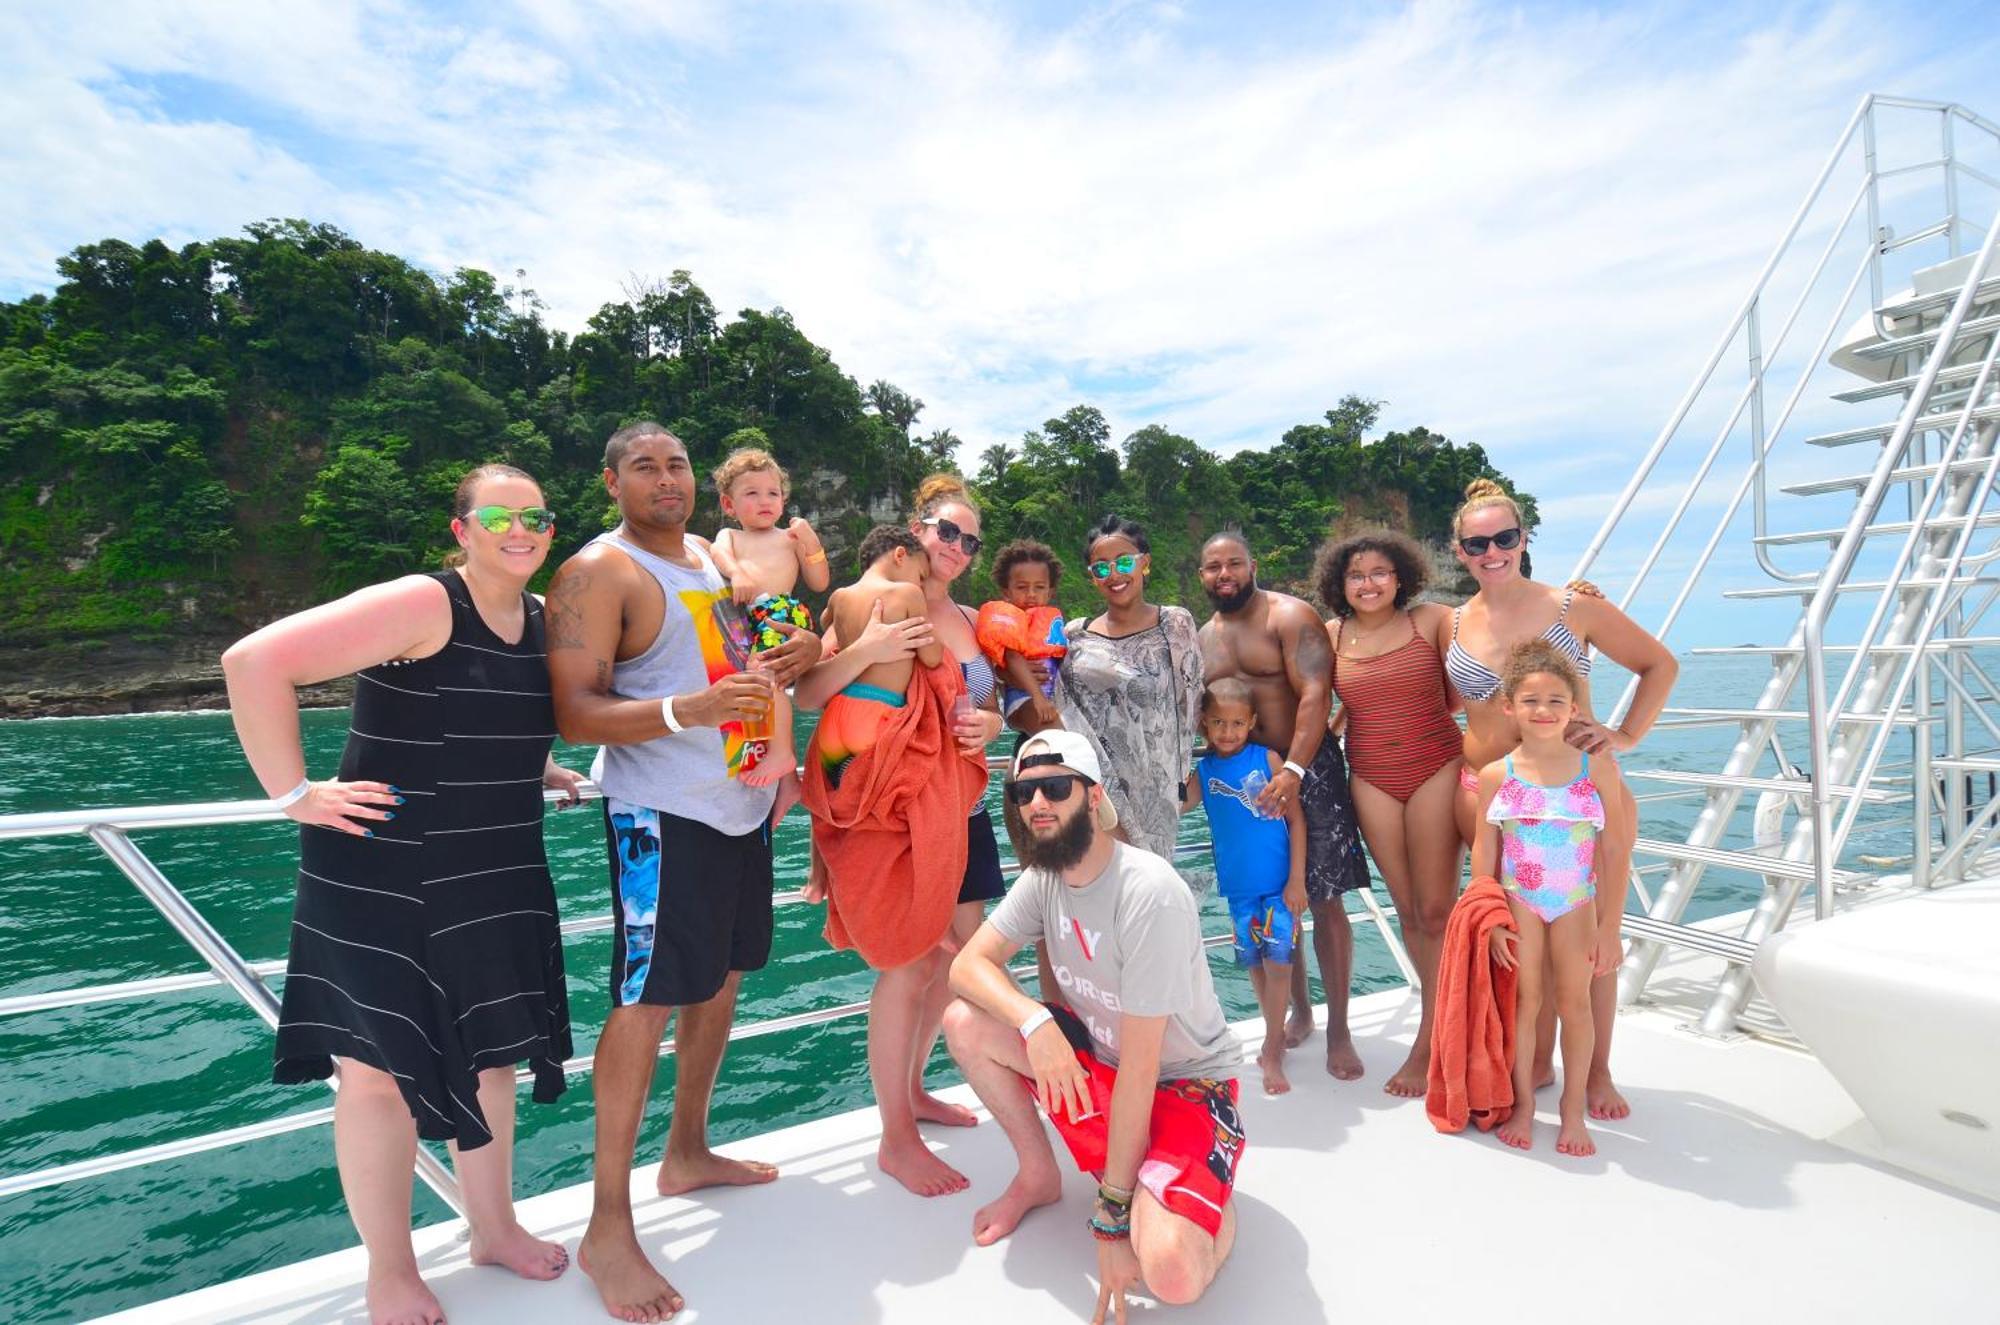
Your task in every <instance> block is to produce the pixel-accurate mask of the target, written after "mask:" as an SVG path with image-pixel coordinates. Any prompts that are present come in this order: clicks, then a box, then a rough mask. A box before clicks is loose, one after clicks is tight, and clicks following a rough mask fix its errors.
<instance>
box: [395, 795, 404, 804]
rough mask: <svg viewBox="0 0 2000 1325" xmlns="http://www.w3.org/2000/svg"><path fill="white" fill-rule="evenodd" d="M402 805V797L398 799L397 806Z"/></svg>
mask: <svg viewBox="0 0 2000 1325" xmlns="http://www.w3.org/2000/svg"><path fill="white" fill-rule="evenodd" d="M402 803H403V798H402V797H401V796H398V797H396V804H398V805H401V804H402Z"/></svg>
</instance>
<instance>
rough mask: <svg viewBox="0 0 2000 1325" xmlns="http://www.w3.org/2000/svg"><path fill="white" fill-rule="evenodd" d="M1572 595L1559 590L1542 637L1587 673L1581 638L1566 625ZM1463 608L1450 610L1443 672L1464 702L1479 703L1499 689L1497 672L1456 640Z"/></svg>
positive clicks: (1578, 672)
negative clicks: (1557, 606) (1559, 604)
mask: <svg viewBox="0 0 2000 1325" xmlns="http://www.w3.org/2000/svg"><path fill="white" fill-rule="evenodd" d="M1575 597H1576V590H1574V589H1566V590H1564V591H1563V600H1562V610H1561V611H1559V612H1557V613H1556V619H1555V620H1554V621H1552V622H1550V623H1549V628H1548V629H1547V630H1545V631H1543V632H1542V638H1543V639H1544V640H1546V641H1548V642H1549V643H1550V644H1553V645H1554V646H1555V647H1556V651H1557V652H1559V653H1561V654H1562V655H1563V656H1564V657H1566V658H1568V659H1569V660H1570V661H1571V662H1573V663H1575V664H1576V670H1577V674H1578V675H1580V676H1589V675H1590V655H1589V654H1588V653H1586V652H1584V648H1583V641H1582V640H1579V639H1578V638H1577V637H1576V636H1575V634H1573V633H1572V632H1571V631H1570V628H1569V624H1568V619H1569V604H1570V600H1571V599H1572V598H1575ZM1464 610H1465V609H1464V608H1463V607H1456V608H1453V609H1452V613H1451V648H1450V649H1448V650H1446V652H1445V655H1444V674H1445V675H1446V676H1449V677H1450V678H1451V683H1452V685H1453V686H1455V687H1456V688H1457V690H1458V693H1459V694H1461V695H1463V696H1465V698H1466V700H1467V701H1468V702H1470V703H1473V704H1483V703H1485V702H1486V701H1487V700H1489V699H1491V698H1493V696H1494V694H1495V693H1497V692H1498V691H1499V689H1500V673H1498V672H1496V671H1494V670H1493V669H1492V668H1491V667H1488V666H1487V665H1486V664H1485V663H1483V662H1481V661H1479V659H1477V658H1475V657H1473V656H1472V653H1471V651H1470V650H1468V649H1467V648H1466V647H1465V646H1464V645H1463V644H1460V643H1459V642H1458V617H1459V613H1461V612H1463V611H1464Z"/></svg>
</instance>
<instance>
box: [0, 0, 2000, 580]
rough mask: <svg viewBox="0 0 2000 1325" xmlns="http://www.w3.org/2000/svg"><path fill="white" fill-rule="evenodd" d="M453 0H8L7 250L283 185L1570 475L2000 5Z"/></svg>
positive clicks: (550, 282) (1128, 425)
mask: <svg viewBox="0 0 2000 1325" xmlns="http://www.w3.org/2000/svg"><path fill="white" fill-rule="evenodd" d="M472 12H474V13H477V14H479V16H480V23H479V24H475V23H473V22H472V21H471V19H469V18H466V17H464V16H463V15H460V16H458V17H453V16H450V15H444V14H437V13H430V14H424V15H420V16H415V17H413V16H410V15H409V14H407V13H405V12H404V11H402V10H401V9H398V8H390V7H386V6H382V5H377V4H374V3H360V2H355V3H347V4H325V5H310V6H289V5H288V6H266V5H214V4H196V3H187V4H170V3H154V4H130V5H121V6H98V7H96V8H95V10H94V14H95V18H96V21H93V22H91V23H90V24H88V25H87V26H86V25H84V24H82V23H79V22H76V21H74V19H72V18H69V17H66V16H65V17H58V16H56V15H55V14H54V13H53V12H49V13H46V14H44V15H42V16H40V17H24V16H21V15H16V16H15V18H14V19H13V20H12V24H13V26H14V27H16V28H19V29H22V30H23V31H22V38H23V39H22V40H21V41H20V42H18V43H16V44H15V45H14V46H13V47H12V48H11V53H10V54H5V55H0V117H4V120H5V122H7V123H8V124H10V125H11V126H17V127H16V128H15V129H14V130H12V131H10V133H9V134H8V135H6V136H5V137H4V138H0V199H4V201H0V236H4V238H0V292H8V291H12V292H21V291H25V290H26V289H29V288H35V287H38V286H43V285H46V284H47V283H48V282H49V281H50V280H51V279H52V265H53V260H54V258H55V257H56V256H57V255H58V254H60V253H61V252H63V251H65V250H66V249H68V248H70V247H72V246H73V245H75V244H76V243H79V242H84V241H87V240H90V239H95V238H98V237H101V236H103V235H106V234H119V235H123V236H125V237H128V238H141V237H145V236H147V235H150V234H153V233H165V234H168V235H170V236H173V237H177V238H182V239H185V238H193V237H198V236H202V235H210V234H219V233H227V232H230V231H233V230H235V229H236V228H237V227H238V226H240V225H241V224H243V223H244V222H246V221H249V220H254V219H258V218H260V217H263V216H266V215H273V214H277V215H308V216H311V217H314V218H315V219H326V220H331V221H334V222H336V223H338V224H341V225H343V226H345V227H346V228H348V229H349V230H351V231H352V232H353V233H354V234H356V235H357V237H359V238H360V239H362V240H363V241H364V242H367V243H369V244H371V245H374V246H377V247H381V248H387V249H391V250H394V251H397V252H400V253H403V254H405V255H407V256H409V257H411V258H413V259H415V260H417V261H420V262H423V263H425V264H426V265H430V266H433V267H436V268H440V269H449V268H451V267H455V266H460V265H473V266H484V267H487V268H488V269H490V270H493V271H495V272H497V273H501V274H503V275H509V276H511V273H512V272H513V271H514V269H515V268H517V267H525V268H526V269H527V270H528V273H529V281H530V283H531V284H533V285H534V286H535V288H536V289H537V290H538V291H539V292H540V293H541V295H542V297H543V298H544V299H546V300H547V301H548V302H549V304H550V305H551V316H552V318H553V320H555V321H556V322H557V323H558V324H559V325H563V326H566V327H569V328H571V329H574V328H576V327H578V326H580V325H581V324H582V322H583V320H584V319H585V318H586V317H587V316H588V315H589V314H590V313H591V312H592V311H594V309H595V308H596V307H597V305H598V304H600V303H602V302H604V301H605V300H607V299H610V298H613V297H615V296H616V293H617V291H618V288H619V283H620V281H621V280H622V279H623V278H624V277H625V276H626V275H627V274H628V273H632V272H639V273H645V274H654V275H662V274H664V273H666V272H667V271H669V270H671V269H673V268H675V267H686V268H689V269H691V270H692V271H693V272H694V273H695V275H696V278H697V279H698V280H700V281H701V282H702V284H703V285H704V286H705V287H706V288H707V289H708V290H709V291H710V293H711V294H712V295H713V296H714V297H715V299H716V301H717V303H718V304H719V305H720V306H721V307H722V308H724V309H725V310H734V309H736V308H739V307H743V306H746V305H753V306H759V307H769V306H772V305H776V304H783V305H784V306H785V307H786V308H788V309H789V310H791V311H792V313H793V314H794V315H795V316H796V317H797V318H798V320H799V322H800V325H801V326H802V327H803V328H804V329H805V331H806V332H807V334H809V335H811V336H812V337H813V338H814V339H816V340H818V341H820V342H821V343H823V344H825V345H827V346H828V347H829V348H830V349H831V350H832V352H833V354H834V356H835V358H836V359H837V360H838V361H839V362H840V363H841V364H842V365H843V366H845V367H846V368H847V369H848V370H849V371H850V372H852V373H854V374H855V375H857V376H858V377H860V378H861V379H862V380H863V381H864V382H865V381H867V380H871V379H873V378H875V377H887V378H889V379H891V380H893V381H895V382H897V383H898V384H899V385H901V386H903V387H904V388H905V389H907V390H909V391H911V392H913V393H914V394H916V395H918V396H920V397H922V398H923V399H925V400H927V401H928V402H929V409H928V410H927V412H926V414H925V417H924V419H923V420H922V424H923V425H924V426H944V425H949V426H951V427H953V428H955V429H956V430H957V431H958V432H959V433H960V435H961V436H964V437H966V438H967V439H968V441H970V442H971V444H972V448H973V451H974V453H975V454H976V452H977V450H978V449H980V448H982V447H984V446H985V445H987V444H989V443H991V442H993V441H996V440H1008V439H1011V438H1013V437H1014V436H1015V435H1017V434H1018V433H1019V432H1020V431H1021V430H1022V429H1023V428H1025V427H1030V426H1034V425H1035V424H1037V423H1038V422H1039V421H1040V420H1042V419H1044V418H1046V417H1048V416H1050V415H1052V414H1055V413H1058V412H1060V411H1061V410H1062V409H1064V408H1066V407H1067V406H1069V405H1070V404H1073V403H1075V402H1076V401H1078V400H1080V399H1089V400H1092V401H1095V402H1096V403H1099V404H1100V405H1102V406H1104V407H1105V408H1106V410H1107V413H1109V414H1110V416H1111V418H1112V422H1113V425H1114V429H1115V430H1116V432H1117V433H1118V434H1119V435H1123V434H1124V433H1125V432H1127V431H1130V430H1131V429H1133V428H1136V427H1138V426H1141V425H1143V424H1146V423H1153V422H1162V423H1166V424H1168V425H1170V426H1172V427H1174V428H1176V429H1177V430H1179V431H1182V432H1185V433H1187V434H1189V435H1192V436H1194V437H1197V438H1199V439H1201V440H1203V441H1206V442H1209V443H1211V444H1214V445H1218V446H1224V447H1232V446H1236V445H1242V444H1245V443H1250V442H1266V441H1269V440H1271V439H1273V438H1275V437H1276V436H1277V434H1278V433H1279V432H1281V431H1282V430H1283V428H1285V427H1286V426H1288V425H1290V424H1292V423H1296V422H1299V421H1303V420H1307V419H1312V418H1315V417H1317V416H1318V414H1319V413H1320V412H1321V411H1322V410H1324V409H1325V408H1327V407H1328V406H1330V405H1331V404H1333V403H1334V402H1335V400H1336V399H1337V398H1338V397H1339V396H1340V395H1341V394H1342V393H1344V392H1347V391H1354V392H1359V393H1361V394H1365V395H1369V396H1374V397H1378V398H1382V399H1385V400H1387V401H1388V402H1389V408H1388V412H1387V414H1386V416H1385V422H1387V423H1389V424H1390V425H1392V426H1407V425H1412V424H1417V423H1423V424H1427V425H1428V426H1430V427H1432V428H1434V429H1436V430H1439V431H1442V432H1445V433H1447V434H1449V435H1451V436H1454V437H1456V438H1459V439H1461V440H1467V441H1478V442H1480V443H1482V444H1484V445H1486V446H1487V447H1488V449H1489V451H1491V452H1492V453H1493V454H1494V455H1495V457H1496V459H1497V460H1498V462H1499V463H1500V464H1501V465H1502V466H1503V467H1504V468H1506V469H1508V470H1509V471H1510V472H1512V473H1514V474H1516V475H1517V476H1518V477H1520V478H1521V479H1522V480H1523V481H1524V482H1526V483H1527V484H1529V485H1530V486H1531V487H1536V488H1537V490H1540V488H1541V487H1542V486H1545V485H1541V484H1538V474H1541V473H1548V474H1550V476H1551V477H1552V478H1553V477H1557V476H1560V475H1561V474H1562V473H1563V472H1564V471H1562V470H1561V469H1555V468H1552V466H1553V465H1554V464H1555V463H1557V461H1558V460H1566V459H1568V458H1569V456H1568V453H1565V455H1564V456H1562V457H1554V458H1552V457H1551V455H1550V453H1549V450H1548V448H1547V447H1546V446H1544V445H1543V443H1544V442H1545V441H1546V440H1547V439H1551V438H1559V439H1563V441H1564V443H1565V445H1566V446H1568V447H1570V448H1572V450H1573V449H1574V448H1575V447H1576V446H1577V444H1578V439H1588V441H1587V445H1588V446H1589V447H1592V448H1597V449H1598V450H1599V451H1600V454H1599V455H1598V456H1597V457H1596V459H1597V460H1598V466H1599V467H1598V468H1597V469H1596V470H1595V471H1594V472H1591V473H1589V474H1588V475H1574V474H1573V475H1572V476H1571V481H1574V482H1576V483H1577V484H1578V486H1581V487H1587V488H1589V489H1591V490H1593V491H1597V490H1601V489H1603V488H1605V487H1607V486H1611V487H1614V488H1615V486H1616V480H1617V479H1618V478H1620V477H1622V471H1623V470H1624V469H1625V468H1626V466H1627V465H1629V464H1630V461H1631V457H1635V456H1636V455H1637V453H1638V452H1639V451H1640V450H1641V449H1643V447H1644V445H1645V444H1646V443H1647V442H1649V441H1650V440H1651V438H1652V436H1653V434H1654V433H1655V431H1656V430H1657V429H1658V427H1659V425H1660V422H1661V421H1662V419H1663V418H1664V417H1665V415H1666V413H1667V411H1668V409H1669V408H1670V407H1671V405H1672V403H1673V402H1674V400H1675V399H1676V398H1677V397H1678V396H1679V394H1680V391H1681V390H1682V388H1683V387H1684V386H1685V383H1686V380H1687V378H1688V376H1689V375H1690V374H1691V372H1692V371H1693V369H1694V368H1695V367H1696V366H1697V364H1698V362H1699V360H1700V357H1701V356H1702V355H1703V354H1704V353H1705V352H1706V351H1707V349H1708V347H1709V345H1710V344H1711V342H1712V340H1713V338H1714V336H1715V334H1716V332H1717V330H1718V329H1719V328H1720V326H1721V324H1722V321H1723V319H1724V318H1725V317H1727V315H1728V314H1729V313H1730V312H1731V311H1733V309H1734V307H1735V305H1736V302H1737V301H1738V300H1739V299H1740V298H1741V296H1742V294H1743V292H1744V290H1745V289H1746V288H1747V286H1748V283H1749V280H1750V278H1751V276H1752V275H1753V274H1754V272H1755V271H1756V269H1757V267H1758V266H1759V264H1760V263H1761V262H1762V260H1763V258H1764V256H1765V253H1766V252H1767V251H1768V249H1769V246H1770V245H1771V243H1772V242H1773V241H1774V239H1775V238H1776V235H1777V233H1778V231H1779V230H1780V229H1781V227H1782V226H1783V224H1784V222H1785V220H1786V218H1787V217H1788V216H1789V214H1790V211H1791V209H1792V207H1793V206H1794V205H1795V203H1796V200H1797V198H1798V196H1799V194H1800V193H1801V191H1802V189H1803V188H1804V186H1805V185H1806V183H1807V182H1809V180H1810V179H1811V177H1812V176H1813V174H1814V173H1815V172H1816V171H1817V169H1818V167H1819V164H1820V162H1821V159H1822V158H1823V156H1824V153H1825V151H1826V148H1827V146H1828V144H1829V143H1830V142H1831V140H1832V137H1833V135H1834V134H1835V133H1836V132H1837V131H1838V129H1839V128H1840V126H1841V125H1842V124H1843V123H1844V122H1845V120H1846V117H1847V115H1848V114H1849V112H1850V111H1851V110H1852V107H1853V105H1854V103H1855V101H1856V100H1857V99H1858V97H1859V95H1860V94H1861V93H1862V92H1864V91H1867V90H1871V89H1878V88H1879V89H1880V90H1894V91H1906V92H1910V93H1912V94H1916V95H1938V96H1943V97H1950V96H1952V95H1954V94H1964V93H1966V92H1967V91H1975V92H1976V91H1977V90H1980V89H1983V88H1984V86H1985V85H1986V84H1985V73H1986V71H1987V70H1989V69H1990V68H1991V67H1992V56H1993V54H1994V50H1995V45H1996V43H1995V40H1994V34H1993V33H1991V32H1987V33H1983V34H1981V33H1973V34H1953V33H1947V32H1945V31H1944V30H1943V29H1942V28H1934V29H1928V30H1927V29H1926V27H1925V23H1926V22H1927V21H1930V20H1928V19H1926V18H1925V17H1924V16H1925V15H1926V14H1927V13H1928V12H1929V11H1922V10H1908V11H1901V12H1897V13H1892V14H1882V13H1880V12H1879V11H1878V10H1876V9H1874V8H1869V9H1834V10H1830V11H1826V12H1823V13H1818V14H1811V15H1803V16H1802V15H1801V14H1799V13H1798V12H1797V11H1782V10H1781V11H1779V12H1778V13H1777V14H1776V15H1775V16H1773V17H1770V18H1768V19H1767V20H1752V19H1746V18H1741V17H1734V16H1730V17H1718V16H1717V15H1716V14H1715V13H1714V12H1712V11H1710V10H1709V9H1708V8H1706V7H1703V6H1688V7H1685V8H1681V9H1674V8H1670V7H1662V8H1650V7H1649V8H1645V9H1641V10H1634V11H1631V12H1629V13H1621V12H1616V11H1612V12H1606V13H1598V14H1592V13H1587V12H1586V13H1578V14H1557V13H1551V12H1548V11H1544V10H1535V11H1532V13H1531V14H1525V15H1524V14H1523V13H1522V12H1521V11H1518V10H1515V9H1502V8H1496V7H1490V6H1487V5H1482V4H1475V3H1469V2H1468V3H1426V2H1419V3H1416V4H1413V5H1408V6H1398V7H1385V8H1383V9H1381V10H1377V11H1369V16H1368V17H1365V18H1361V19H1342V20H1339V25H1338V26H1329V22H1330V21H1329V20H1328V19H1326V18H1325V17H1324V16H1323V15H1320V14H1318V13H1316V12H1305V13H1300V14H1292V15H1285V14H1276V13H1272V12H1269V11H1265V12H1264V13H1263V14H1262V16H1261V17H1257V18H1253V17H1250V16H1248V15H1249V11H1244V15H1243V16H1241V17H1237V16H1233V15H1231V14H1221V13H1216V12H1210V11H1199V10H1188V11H1184V10H1182V9H1179V8H1174V7H1168V6H1155V5H1134V4H1114V5H1108V6H1102V7H1099V8H1097V9H1095V10H1092V11H1091V12H1089V13H1088V14H1086V15H1084V16H1082V17H1080V18H1078V19H1076V20H1075V21H1073V22H1072V23H1070V24H1069V25H1068V26H1065V27H1060V28H1056V29H1048V28H1037V27H1034V26H1030V25H1029V24H1027V23H1026V22H1025V21H1016V20H1014V19H1011V18H1008V17H1006V16H1004V12H1000V11H993V10H988V9H983V8H973V7H969V6H965V5H958V4H949V3H945V4H908V3H895V2H893V0H885V2H884V3H879V4H865V3H864V4H856V5H853V6H850V7H847V8H844V9H837V10H836V9H825V8H815V7H802V8H796V9H783V10H772V9H767V8H762V7H746V8H743V9H740V10H734V9H731V8H729V7H727V6H724V5H722V4H719V3H702V4H682V5H674V6H663V7H662V6H631V5H620V4H611V3H604V2H601V0H519V3H517V4H516V5H514V6H512V7H511V8H509V9H505V10H494V11H491V13H490V14H489V13H487V12H485V11H472ZM493 15H498V17H494V16H493ZM1225 29H1226V33H1225V31H1224V30H1225ZM161 80H168V82H165V83H163V82H162V81H161ZM189 89H193V90H194V91H193V92H190V91H189ZM197 93H198V94H200V95H201V96H205V97H206V98H207V100H206V101H200V100H196V99H195V97H196V94H197ZM191 107H193V108H192V109H191ZM1988 109H1989V110H1991V109H1992V108H1991V107H1989V108H1988ZM1801 334H1809V333H1805V332H1803V331H1802V333H1801ZM968 458H969V457H968ZM1556 495H1557V494H1554V493H1550V494H1547V496H1545V500H1544V505H1545V509H1547V510H1548V511H1549V513H1550V517H1551V523H1550V525H1549V526H1548V528H1547V529H1546V530H1545V535H1546V537H1545V542H1562V543H1566V544H1568V545H1570V546H1576V545H1580V543H1581V541H1582V539H1583V538H1584V537H1585V536H1586V535H1587V533H1588V531H1589V527H1590V524H1591V522H1592V520H1593V519H1594V517H1593V516H1592V514H1591V512H1592V511H1593V509H1595V508H1596V507H1597V506H1599V505H1600V503H1598V502H1595V501H1592V500H1586V499H1575V498H1573V499H1570V500H1569V501H1556V500H1550V498H1552V497H1554V496H1556Z"/></svg>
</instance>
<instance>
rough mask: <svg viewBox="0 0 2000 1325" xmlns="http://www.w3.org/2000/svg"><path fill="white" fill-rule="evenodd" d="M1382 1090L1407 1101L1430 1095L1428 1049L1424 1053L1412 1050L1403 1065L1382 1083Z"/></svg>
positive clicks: (1429, 1053) (1429, 1056)
mask: <svg viewBox="0 0 2000 1325" xmlns="http://www.w3.org/2000/svg"><path fill="white" fill-rule="evenodd" d="M1382 1089H1383V1091H1384V1092H1386V1093H1387V1094H1390V1095H1394V1096H1396V1098H1398V1099H1405V1100H1420V1099H1422V1098H1423V1097H1424V1096H1425V1095H1428V1094H1429V1093H1430V1089H1431V1051H1430V1050H1429V1049H1428V1048H1426V1049H1425V1050H1424V1051H1423V1052H1422V1053H1419V1052H1417V1051H1416V1050H1415V1049H1412V1050H1410V1056H1409V1057H1408V1058H1406V1059H1404V1060H1403V1065H1402V1066H1401V1067H1399V1068H1397V1069H1396V1071H1395V1074H1394V1075H1393V1076H1391V1077H1390V1078H1389V1079H1388V1080H1387V1081H1385V1082H1383V1083H1382Z"/></svg>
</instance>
